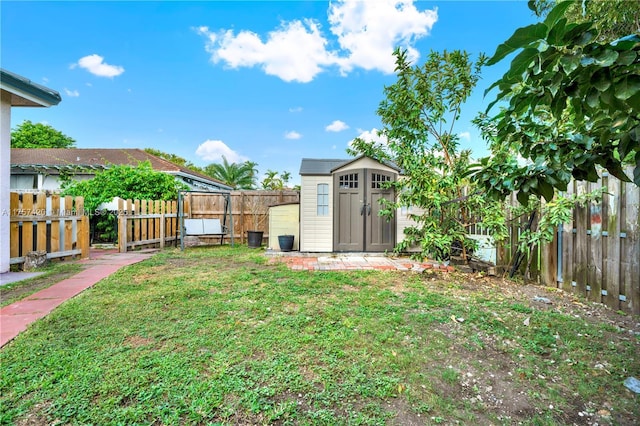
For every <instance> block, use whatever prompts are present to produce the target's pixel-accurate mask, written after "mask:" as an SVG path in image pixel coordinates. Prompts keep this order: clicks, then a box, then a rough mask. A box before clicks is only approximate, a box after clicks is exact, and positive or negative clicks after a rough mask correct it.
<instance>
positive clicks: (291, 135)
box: [284, 130, 302, 139]
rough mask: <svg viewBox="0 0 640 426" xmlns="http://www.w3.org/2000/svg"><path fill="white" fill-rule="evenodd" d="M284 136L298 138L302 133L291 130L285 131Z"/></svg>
mask: <svg viewBox="0 0 640 426" xmlns="http://www.w3.org/2000/svg"><path fill="white" fill-rule="evenodd" d="M284 137H285V138H287V139H300V138H301V137H302V135H301V134H300V133H298V132H296V131H295V130H291V131H289V132H285V134H284Z"/></svg>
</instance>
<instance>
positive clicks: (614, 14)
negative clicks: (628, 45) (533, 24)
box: [529, 0, 640, 41]
mask: <svg viewBox="0 0 640 426" xmlns="http://www.w3.org/2000/svg"><path fill="white" fill-rule="evenodd" d="M558 3H560V0H529V8H530V9H531V10H533V12H534V13H535V14H536V15H537V16H538V17H540V18H545V17H546V16H547V15H548V14H549V12H550V11H551V10H552V9H553V8H554V7H555V6H556V5H557V4H558ZM564 17H565V18H567V22H569V23H577V24H580V23H583V22H587V21H592V22H593V23H594V24H595V25H596V28H597V29H598V40H599V41H613V40H616V39H618V38H620V37H624V36H627V35H629V34H640V1H636V0H586V1H573V2H572V3H571V4H570V5H568V6H567V9H566V10H565V12H564Z"/></svg>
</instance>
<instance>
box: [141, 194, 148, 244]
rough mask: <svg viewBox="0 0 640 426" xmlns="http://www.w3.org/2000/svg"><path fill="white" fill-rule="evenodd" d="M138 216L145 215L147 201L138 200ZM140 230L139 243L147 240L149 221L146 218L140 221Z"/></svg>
mask: <svg viewBox="0 0 640 426" xmlns="http://www.w3.org/2000/svg"><path fill="white" fill-rule="evenodd" d="M140 214H141V215H145V214H147V200H140ZM140 228H141V234H140V240H141V241H144V240H148V238H147V235H148V230H149V219H147V218H143V219H140Z"/></svg>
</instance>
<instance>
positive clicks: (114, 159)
mask: <svg viewBox="0 0 640 426" xmlns="http://www.w3.org/2000/svg"><path fill="white" fill-rule="evenodd" d="M142 161H149V162H150V163H151V167H152V168H153V170H155V171H159V172H164V173H169V174H173V175H179V176H183V177H187V178H191V179H196V180H198V181H200V182H204V183H208V184H213V185H215V186H217V187H220V188H221V189H228V190H230V189H231V187H229V186H228V185H226V184H225V183H224V182H221V181H219V180H217V179H214V178H212V177H210V176H207V175H205V174H202V173H198V172H196V171H193V170H191V169H188V168H186V167H181V166H178V165H177V164H174V163H172V162H170V161H167V160H164V159H162V158H160V157H157V156H155V155H153V154H149V153H148V152H145V151H144V150H141V149H109V148H97V149H94V148H33V149H32V148H12V149H11V168H12V169H16V168H18V169H34V168H39V169H50V173H53V174H55V172H56V170H57V171H59V170H63V169H74V170H78V169H106V168H108V167H109V166H111V165H130V166H137V165H138V164H139V163H140V162H142Z"/></svg>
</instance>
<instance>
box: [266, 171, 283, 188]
mask: <svg viewBox="0 0 640 426" xmlns="http://www.w3.org/2000/svg"><path fill="white" fill-rule="evenodd" d="M282 187H283V183H282V179H280V178H279V177H278V172H276V171H274V170H267V172H266V173H265V177H264V179H263V180H262V188H263V189H270V190H272V191H273V190H277V189H282Z"/></svg>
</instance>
